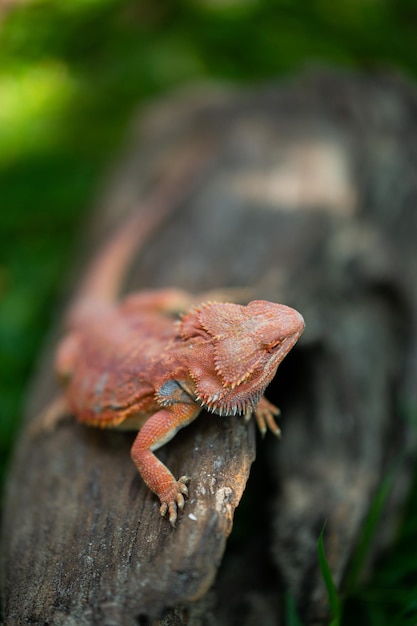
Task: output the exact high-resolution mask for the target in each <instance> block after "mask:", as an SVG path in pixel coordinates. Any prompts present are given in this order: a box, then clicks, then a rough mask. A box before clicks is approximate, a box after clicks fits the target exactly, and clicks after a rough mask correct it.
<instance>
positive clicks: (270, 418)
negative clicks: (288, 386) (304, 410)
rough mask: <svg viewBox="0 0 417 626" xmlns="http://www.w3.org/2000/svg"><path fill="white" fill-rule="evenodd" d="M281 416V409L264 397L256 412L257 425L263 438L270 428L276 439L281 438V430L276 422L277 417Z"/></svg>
mask: <svg viewBox="0 0 417 626" xmlns="http://www.w3.org/2000/svg"><path fill="white" fill-rule="evenodd" d="M279 414H280V410H279V408H278V407H276V406H275V405H274V404H272V403H271V402H269V400H267V399H266V398H265V397H264V396H263V397H262V398H261V400H260V402H259V404H258V406H257V409H256V411H255V419H256V423H257V424H258V428H259V430H260V431H261V434H262V437H264V436H265V434H266V432H267V430H268V428H269V430H270V431H271V432H272V433H274V435H275V436H276V437H278V438H279V439H280V438H281V429H280V427H279V426H278V424H277V423H276V421H275V417H278V416H279Z"/></svg>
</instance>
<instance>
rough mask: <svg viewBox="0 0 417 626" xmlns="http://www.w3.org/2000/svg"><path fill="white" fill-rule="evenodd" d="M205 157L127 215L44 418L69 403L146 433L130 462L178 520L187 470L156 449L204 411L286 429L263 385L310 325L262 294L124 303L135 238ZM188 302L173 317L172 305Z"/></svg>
mask: <svg viewBox="0 0 417 626" xmlns="http://www.w3.org/2000/svg"><path fill="white" fill-rule="evenodd" d="M197 160H198V159H197ZM197 160H196V158H195V154H194V153H193V151H191V154H188V155H187V154H186V157H185V159H183V161H182V162H180V163H179V165H177V171H174V172H173V173H172V174H171V178H170V180H168V182H165V187H164V185H163V186H162V189H159V191H158V190H157V193H156V194H154V196H153V197H151V198H150V199H149V200H148V202H147V205H146V203H145V206H148V210H147V211H142V213H139V214H138V215H137V216H135V217H134V218H133V219H132V220H130V221H128V222H127V223H126V225H125V226H123V227H122V228H121V230H120V231H119V232H118V233H116V234H115V235H114V236H113V238H112V239H111V241H110V242H109V244H107V245H106V246H105V247H104V249H103V250H102V251H101V253H100V254H99V255H98V257H97V258H96V260H95V261H94V262H93V264H92V267H91V268H90V270H89V272H88V273H87V276H86V278H85V280H84V284H83V285H82V287H81V289H80V291H79V294H78V297H77V298H75V301H74V303H73V305H72V306H71V308H70V310H69V313H68V315H67V334H66V336H64V338H63V339H62V341H61V343H60V345H59V347H58V350H57V358H56V369H57V373H58V376H59V378H60V379H61V381H62V384H63V387H64V398H63V399H62V398H60V399H58V401H55V403H54V404H53V405H52V406H51V409H50V411H47V412H46V414H45V424H46V426H47V427H49V426H51V425H52V424H53V423H54V420H55V417H57V414H58V413H62V411H63V409H64V408H66V409H67V411H69V412H71V413H72V414H73V415H75V417H76V418H77V419H78V420H79V421H80V422H83V423H85V424H89V425H92V426H96V427H99V428H117V429H125V430H128V429H129V430H130V429H134V430H139V433H138V435H137V437H136V439H135V441H134V443H133V446H132V450H131V455H132V459H133V462H134V463H135V465H136V467H137V469H138V471H139V473H140V475H141V476H142V478H143V480H144V481H145V483H146V484H147V485H148V487H149V488H150V489H151V490H152V491H153V492H154V493H155V494H156V495H157V496H158V497H159V500H160V502H161V508H160V511H161V515H165V514H166V513H168V517H169V521H170V522H171V524H172V525H173V526H174V525H175V522H176V520H177V515H178V509H182V508H183V506H184V497H185V496H187V494H188V488H187V483H188V482H189V478H188V477H187V476H182V477H181V478H179V479H178V480H176V479H175V477H174V476H173V475H172V474H171V472H170V471H169V469H168V468H167V467H166V466H165V465H164V464H163V463H161V461H159V460H158V459H157V458H156V456H155V455H154V451H155V450H157V449H158V448H159V447H160V446H162V445H164V444H165V443H166V442H167V441H169V440H170V439H171V438H172V437H173V436H174V435H175V433H176V432H177V431H178V430H179V429H180V428H183V427H184V426H186V425H187V424H189V423H190V422H191V421H193V420H194V419H195V418H196V417H197V416H198V414H199V413H200V411H201V410H202V409H203V408H204V409H206V410H207V411H210V412H213V413H217V414H219V415H224V416H229V415H242V416H244V418H245V419H246V420H247V419H249V418H250V416H251V415H252V414H253V413H254V414H255V418H256V420H257V423H258V426H259V428H260V430H261V432H262V433H265V432H266V430H267V428H269V429H270V430H271V431H272V432H274V433H275V434H276V435H279V433H280V431H279V428H278V426H277V424H276V422H275V419H274V416H276V415H278V412H279V411H278V409H277V408H276V407H275V406H274V405H272V404H271V403H270V402H268V400H266V399H265V398H264V396H263V393H264V391H265V388H266V387H267V385H268V384H269V383H270V382H271V380H272V378H273V377H274V375H275V373H276V370H277V368H278V366H279V364H280V363H281V361H282V359H283V358H284V357H285V356H286V355H287V354H288V352H289V351H290V350H291V348H292V347H293V346H294V344H295V343H296V341H297V340H298V338H299V336H300V335H301V333H302V331H303V328H304V320H303V318H302V316H301V315H300V314H299V313H298V312H297V311H295V310H294V309H291V308H289V307H287V306H284V305H281V304H273V303H271V302H266V301H263V300H255V301H252V302H250V303H249V304H248V305H247V306H242V305H238V304H231V303H219V302H211V301H209V302H205V303H203V304H199V305H197V306H195V304H196V302H198V301H201V300H200V298H198V297H196V296H191V295H190V294H188V293H186V292H184V291H180V290H175V289H165V290H158V291H144V292H141V293H138V294H134V295H130V296H128V297H127V298H125V299H123V300H121V301H120V302H117V299H116V293H115V292H116V290H117V286H118V284H119V283H120V282H121V278H122V276H123V272H124V270H125V268H126V265H127V264H128V262H129V260H130V258H131V257H132V256H133V254H134V252H135V251H136V246H137V245H139V244H140V243H142V242H143V240H144V238H145V237H146V236H149V234H150V233H151V232H152V231H153V230H154V229H155V228H156V227H157V226H158V224H159V223H160V221H162V218H163V217H164V216H165V215H167V214H168V213H169V211H171V210H172V209H173V208H174V206H171V205H175V204H178V203H179V202H181V200H182V199H183V198H184V196H185V195H186V193H187V192H188V193H189V191H190V184H189V180H190V169H192V168H193V167H194V169H195V167H196V166H195V164H196V162H197ZM171 169H173V168H171ZM178 190H181V191H178ZM175 191H177V192H178V193H177V194H176V195H175V193H174V192H175ZM173 196H174V200H173ZM201 299H203V297H202V298H201ZM186 309H188V311H187V312H186V313H185V314H184V315H183V316H182V317H181V318H180V319H179V320H177V321H174V320H173V317H172V312H173V311H178V310H180V311H181V310H186Z"/></svg>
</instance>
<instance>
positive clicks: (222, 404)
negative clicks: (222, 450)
mask: <svg viewBox="0 0 417 626" xmlns="http://www.w3.org/2000/svg"><path fill="white" fill-rule="evenodd" d="M303 330H304V320H303V317H302V316H301V315H300V313H298V312H297V311H296V310H295V309H292V308H290V307H288V306H285V305H282V304H274V303H272V302H267V301H265V300H254V301H252V302H250V303H249V304H248V305H247V306H242V305H239V304H230V303H223V304H222V303H216V302H214V303H211V302H209V303H205V304H202V305H200V306H198V307H196V308H194V309H192V310H191V311H189V312H188V313H187V314H186V315H185V316H184V317H183V318H182V321H181V323H180V332H181V336H182V339H183V340H185V341H186V342H187V343H188V344H189V345H190V346H192V348H193V350H192V355H190V356H191V359H189V371H190V375H191V378H192V379H193V381H194V384H195V387H196V398H197V400H199V401H200V402H201V403H202V405H203V406H204V407H206V408H208V409H209V410H211V411H214V412H216V413H220V414H225V415H229V414H234V413H244V412H246V411H247V410H252V409H253V408H254V407H255V406H256V404H257V402H258V401H259V399H260V397H261V395H262V394H263V392H264V391H265V388H266V387H267V386H268V385H269V383H270V382H271V380H272V379H273V377H274V376H275V373H276V371H277V368H278V366H279V364H280V363H281V361H282V360H283V359H284V357H285V356H286V355H287V354H288V352H289V351H290V350H291V348H292V347H293V346H294V344H295V343H296V341H297V340H298V338H299V337H300V335H301V333H302V332H303Z"/></svg>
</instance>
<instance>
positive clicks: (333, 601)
mask: <svg viewBox="0 0 417 626" xmlns="http://www.w3.org/2000/svg"><path fill="white" fill-rule="evenodd" d="M325 527H326V524H324V526H323V528H322V530H321V533H320V536H319V540H318V543H317V554H318V560H319V566H320V572H321V575H322V577H323V581H324V584H325V585H326V589H327V597H328V600H329V607H330V613H331V616H332V621H331V623H330V626H339V624H340V616H341V602H340V598H339V593H338V591H337V588H336V585H335V584H334V580H333V576H332V572H331V570H330V567H329V564H328V562H327V558H326V552H325V550H324V541H323V535H324V529H325Z"/></svg>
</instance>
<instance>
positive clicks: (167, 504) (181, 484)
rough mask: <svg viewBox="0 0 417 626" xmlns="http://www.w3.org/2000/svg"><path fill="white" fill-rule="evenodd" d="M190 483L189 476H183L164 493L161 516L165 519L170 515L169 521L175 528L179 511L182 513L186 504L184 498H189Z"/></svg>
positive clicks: (160, 510)
mask: <svg viewBox="0 0 417 626" xmlns="http://www.w3.org/2000/svg"><path fill="white" fill-rule="evenodd" d="M189 482H190V477H189V476H181V478H179V479H178V480H177V481H176V482H174V483H173V484H172V485H171V487H170V488H169V489H168V490H167V491H166V492H165V493H164V495H163V496H162V497H161V498H160V499H161V503H162V504H161V506H160V509H159V512H160V514H161V515H162V517H164V516H165V515H166V514H167V513H168V519H169V522H170V524H171V526H173V527H174V526H175V524H176V521H177V517H178V510H180V511H182V510H183V508H184V504H185V499H184V496H185V497H187V496H188V487H187V484H188V483H189Z"/></svg>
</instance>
